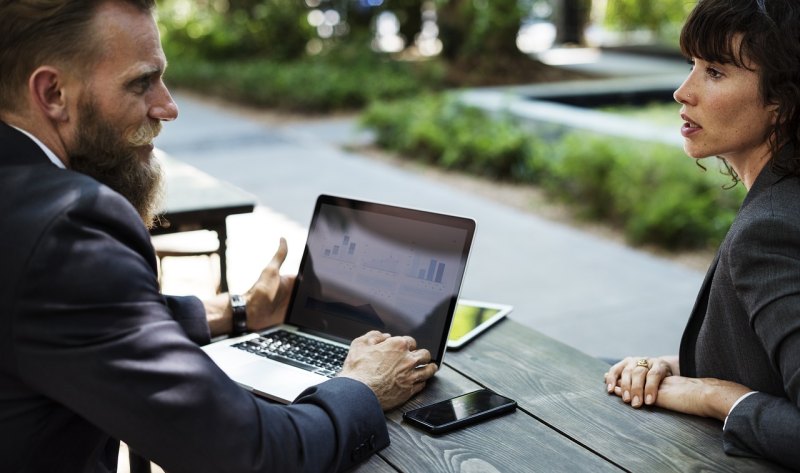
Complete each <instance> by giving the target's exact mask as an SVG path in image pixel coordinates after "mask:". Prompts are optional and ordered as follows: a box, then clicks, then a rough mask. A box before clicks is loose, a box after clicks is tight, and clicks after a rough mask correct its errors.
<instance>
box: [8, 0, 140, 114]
mask: <svg viewBox="0 0 800 473" xmlns="http://www.w3.org/2000/svg"><path fill="white" fill-rule="evenodd" d="M107 2H120V3H127V4H130V5H133V6H135V7H136V8H138V9H140V10H142V11H148V12H152V11H153V10H154V9H155V0H0V111H14V110H15V109H17V108H18V107H19V106H20V105H21V103H20V100H21V98H22V96H23V94H22V91H23V90H24V88H25V87H26V83H27V81H28V78H29V77H30V75H31V74H32V73H33V71H34V70H36V68H37V67H40V66H42V65H44V64H51V65H54V66H57V67H62V68H70V70H75V69H78V71H77V72H78V73H80V72H82V69H85V68H87V67H88V66H90V65H92V64H94V61H96V60H97V59H98V58H99V56H100V54H101V52H102V49H101V48H102V44H100V42H99V41H93V40H92V37H91V36H92V30H91V27H90V26H91V22H92V19H93V18H94V15H95V12H96V11H97V9H98V7H99V6H100V5H102V4H104V3H107Z"/></svg>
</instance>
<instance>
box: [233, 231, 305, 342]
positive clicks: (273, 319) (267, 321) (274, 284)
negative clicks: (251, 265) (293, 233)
mask: <svg viewBox="0 0 800 473" xmlns="http://www.w3.org/2000/svg"><path fill="white" fill-rule="evenodd" d="M288 252H289V248H288V246H287V244H286V239H284V238H281V240H280V243H279V244H278V250H277V251H276V252H275V255H274V256H273V257H272V260H271V261H270V262H269V264H267V266H266V267H265V268H264V270H263V271H261V276H259V278H258V280H257V281H256V283H255V284H253V287H251V288H250V290H249V291H247V292H246V293H245V294H244V295H245V298H246V300H247V328H248V329H249V330H253V331H255V330H261V329H263V328H266V327H270V326H272V325H277V324H279V323H282V322H283V320H284V319H285V318H286V308H287V306H288V305H289V296H290V295H291V294H292V286H293V285H294V280H295V277H294V276H282V275H281V274H280V269H281V265H283V262H284V260H286V254H287V253H288Z"/></svg>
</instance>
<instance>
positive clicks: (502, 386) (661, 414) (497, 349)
mask: <svg viewBox="0 0 800 473" xmlns="http://www.w3.org/2000/svg"><path fill="white" fill-rule="evenodd" d="M445 364H446V365H450V366H452V367H453V368H454V369H455V370H457V371H459V372H460V373H463V374H465V375H466V376H468V377H470V378H473V379H479V380H480V382H481V383H483V384H486V385H487V387H489V388H491V389H493V390H495V391H497V392H499V393H500V394H504V395H506V396H509V397H512V398H514V399H516V400H517V403H518V404H519V405H520V406H521V407H522V408H523V409H525V410H526V411H529V412H530V413H531V414H532V415H534V416H536V417H537V418H539V419H541V420H542V421H543V422H545V423H546V424H547V425H550V426H552V427H553V428H556V429H558V430H559V431H561V432H563V433H564V435H566V436H567V437H569V438H571V439H573V440H574V441H576V442H578V443H579V444H581V445H584V446H587V447H588V448H591V449H592V450H593V451H595V452H597V453H598V454H599V455H601V456H602V457H604V458H606V459H609V460H610V461H612V462H614V463H616V464H618V465H620V466H621V467H623V468H625V469H627V470H630V471H694V470H704V471H730V472H747V471H753V472H755V471H758V472H764V471H786V470H783V469H782V468H781V467H779V466H778V465H776V464H774V463H771V462H767V461H763V460H754V459H747V458H741V457H730V456H728V455H725V453H724V452H723V450H722V440H721V437H722V424H721V423H720V422H718V421H716V420H711V419H701V418H697V417H693V416H687V415H682V414H678V413H674V412H670V411H666V410H663V409H659V408H649V407H648V408H642V409H639V410H637V409H633V408H631V407H630V406H628V405H627V404H624V403H623V402H622V401H621V400H620V399H619V398H617V397H616V396H612V395H608V394H606V392H605V386H604V384H603V373H605V371H606V370H607V369H608V365H607V364H606V363H604V362H602V361H600V360H598V359H596V358H593V357H590V356H588V355H586V354H584V353H581V352H579V351H577V350H575V349H574V348H571V347H569V346H567V345H564V344H562V343H560V342H557V341H556V340H553V339H551V338H549V337H547V336H545V335H543V334H541V333H539V332H536V331H534V330H531V329H528V328H527V327H523V326H522V325H520V324H518V323H516V322H514V321H513V320H506V321H504V322H502V323H501V324H499V325H498V326H497V327H495V328H493V329H492V330H490V331H489V332H487V333H486V334H484V335H482V336H481V337H479V338H478V339H476V340H475V341H473V342H472V343H471V344H470V345H468V346H467V347H466V348H464V349H463V350H462V351H460V352H450V353H448V354H447V356H446V358H445Z"/></svg>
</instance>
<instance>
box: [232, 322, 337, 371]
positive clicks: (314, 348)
mask: <svg viewBox="0 0 800 473" xmlns="http://www.w3.org/2000/svg"><path fill="white" fill-rule="evenodd" d="M232 346H233V347H236V348H239V349H241V350H244V351H248V352H250V353H254V354H256V355H259V356H263V357H265V358H270V359H272V360H275V361H280V362H282V363H286V364H288V365H291V366H296V367H298V368H302V369H304V370H307V371H312V372H314V373H318V374H321V375H323V376H327V377H329V378H332V377H334V376H336V374H337V373H338V372H339V371H341V370H342V365H343V364H344V359H345V358H346V357H347V348H344V347H340V346H337V345H333V344H331V343H326V342H322V341H319V340H316V339H313V338H309V337H304V336H303V335H298V334H296V333H292V332H287V331H286V330H277V331H275V332H270V333H268V334H266V335H261V336H259V337H258V338H253V339H251V340H247V341H245V342H240V343H237V344H235V345H232Z"/></svg>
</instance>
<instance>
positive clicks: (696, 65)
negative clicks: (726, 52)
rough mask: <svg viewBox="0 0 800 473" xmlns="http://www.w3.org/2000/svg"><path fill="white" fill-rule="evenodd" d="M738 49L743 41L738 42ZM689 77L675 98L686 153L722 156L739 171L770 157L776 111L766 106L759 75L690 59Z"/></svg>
mask: <svg viewBox="0 0 800 473" xmlns="http://www.w3.org/2000/svg"><path fill="white" fill-rule="evenodd" d="M736 42H737V44H736V45H735V46H736V48H737V49H738V47H739V44H740V43H741V38H737V39H736ZM692 61H693V65H692V70H691V72H690V73H689V76H688V77H687V78H686V80H685V81H684V82H683V84H681V86H680V87H679V88H678V90H676V91H675V93H674V94H673V96H674V97H675V100H676V101H678V102H679V103H680V104H681V105H683V106H682V107H681V111H680V113H681V118H682V119H683V122H684V123H683V126H682V127H681V135H683V138H684V145H683V149H684V151H686V154H688V155H689V156H691V157H693V158H705V157H708V156H720V157H722V158H725V160H726V161H727V162H728V163H729V164H730V165H732V166H733V167H734V169H736V170H737V172H739V173H740V174H741V171H742V170H744V169H746V168H747V167H750V166H752V164H753V163H756V162H759V161H761V160H763V159H764V158H765V157H766V156H768V153H769V145H768V142H767V139H768V137H769V133H770V129H771V127H772V125H773V123H774V120H775V106H771V105H766V104H764V102H763V100H762V98H761V94H760V92H759V74H758V69H757V68H756V67H755V66H754V65H753V64H746V65H747V66H748V67H750V68H751V69H754V70H748V69H746V68H743V67H737V66H735V65H733V64H716V63H711V62H708V61H705V60H703V59H700V58H692Z"/></svg>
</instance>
